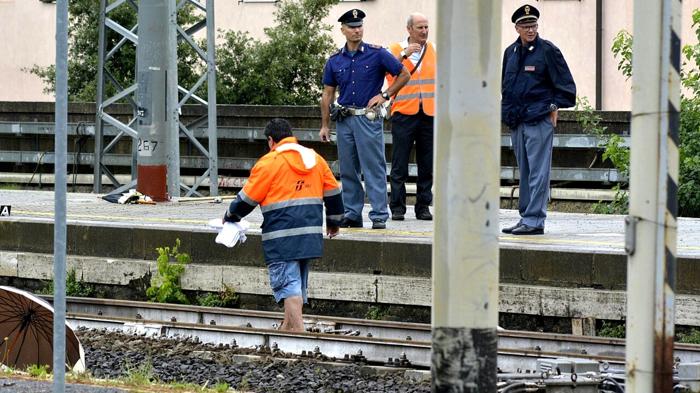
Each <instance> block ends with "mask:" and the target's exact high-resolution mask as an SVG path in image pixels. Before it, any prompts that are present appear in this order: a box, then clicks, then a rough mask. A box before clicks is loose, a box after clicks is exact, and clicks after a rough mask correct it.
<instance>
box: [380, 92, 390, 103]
mask: <svg viewBox="0 0 700 393" xmlns="http://www.w3.org/2000/svg"><path fill="white" fill-rule="evenodd" d="M382 98H383V99H385V100H387V101H389V99H390V98H391V96H390V95H389V92H388V91H385V92H382Z"/></svg>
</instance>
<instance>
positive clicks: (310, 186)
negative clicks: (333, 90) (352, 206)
mask: <svg viewBox="0 0 700 393" xmlns="http://www.w3.org/2000/svg"><path fill="white" fill-rule="evenodd" d="M265 137H267V143H268V146H269V147H270V152H269V153H267V154H265V155H264V156H263V157H262V158H261V159H260V160H258V162H257V163H256V164H255V166H254V167H253V169H252V170H251V173H250V177H249V178H248V181H247V183H246V184H245V186H244V187H243V190H241V192H240V193H238V195H237V196H236V199H235V200H233V202H231V205H230V206H229V208H228V210H227V211H226V214H225V215H224V221H228V222H238V221H240V220H241V219H242V218H243V217H245V216H246V215H248V214H249V213H250V212H251V211H253V209H255V207H256V206H258V205H260V210H262V213H263V223H262V245H263V252H264V255H265V263H266V264H267V268H268V272H269V275H270V286H271V287H272V292H273V295H274V296H275V301H277V302H278V303H282V302H284V321H283V322H282V326H281V329H282V330H290V331H304V321H303V319H302V307H303V304H304V303H308V299H307V284H308V277H309V264H310V262H311V260H312V259H315V258H319V257H321V255H322V254H323V206H324V205H325V207H326V234H327V235H328V236H329V237H330V238H333V237H335V236H336V235H337V234H338V233H339V231H340V221H341V220H342V218H343V200H342V196H341V190H340V187H339V185H338V182H337V181H336V179H335V177H334V176H333V173H332V172H331V170H330V168H329V167H328V164H327V163H326V161H325V160H324V159H323V157H321V156H320V155H319V154H317V153H316V152H315V151H314V150H312V149H309V148H306V147H303V146H301V145H299V144H298V143H297V139H296V138H295V137H294V136H293V135H292V128H291V126H290V124H289V122H287V121H286V120H284V119H273V120H271V121H270V122H269V123H268V124H267V126H265Z"/></svg>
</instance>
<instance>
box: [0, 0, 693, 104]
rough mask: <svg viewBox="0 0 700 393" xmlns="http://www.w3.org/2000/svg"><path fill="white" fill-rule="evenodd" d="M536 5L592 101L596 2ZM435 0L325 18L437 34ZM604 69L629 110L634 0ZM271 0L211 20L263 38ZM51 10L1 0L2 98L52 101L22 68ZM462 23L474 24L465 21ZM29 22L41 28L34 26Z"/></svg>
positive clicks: (506, 11) (377, 38) (512, 3)
mask: <svg viewBox="0 0 700 393" xmlns="http://www.w3.org/2000/svg"><path fill="white" fill-rule="evenodd" d="M524 3H525V1H523V0H503V18H502V20H503V34H502V46H503V47H505V46H507V45H508V44H510V43H511V42H513V41H514V40H515V38H516V34H515V31H514V29H513V25H512V24H511V23H510V15H511V13H512V12H513V10H514V9H515V8H517V7H518V6H520V5H521V4H524ZM531 3H533V4H535V5H536V6H537V7H538V8H539V9H540V11H541V14H542V15H541V19H540V34H541V36H542V37H543V38H545V39H549V40H551V41H553V42H554V43H555V44H556V45H557V46H558V47H559V48H560V49H561V50H562V52H563V53H564V55H565V57H566V59H567V61H568V63H569V66H570V67H571V70H572V73H573V74H574V78H575V79H576V82H577V85H578V88H579V95H580V96H586V97H588V98H589V100H590V102H591V103H595V93H596V92H595V82H596V67H595V53H596V52H595V50H596V48H595V28H596V23H595V7H596V1H595V0H585V1H570V0H548V1H544V0H543V1H537V2H534V1H531ZM436 4H437V1H436V0H370V1H363V2H355V1H345V2H341V3H340V4H338V5H336V6H335V7H333V9H332V10H331V12H330V15H329V16H328V18H327V20H326V21H327V22H328V23H329V24H331V25H332V26H333V30H332V31H333V37H334V39H335V41H336V43H337V44H338V45H339V46H340V45H342V43H343V42H344V41H343V36H342V35H341V34H340V29H339V26H338V23H336V22H335V21H336V20H337V18H338V16H340V15H341V14H342V13H343V12H345V11H346V10H348V9H350V8H353V7H358V8H361V9H363V10H364V11H365V12H366V13H367V18H366V19H365V22H366V23H365V40H366V41H367V42H371V43H377V44H383V45H386V44H388V43H390V42H392V41H398V40H401V39H403V38H405V36H406V32H405V20H406V17H407V16H408V14H409V13H410V12H412V11H421V12H423V13H424V14H426V15H427V16H428V18H429V19H430V20H431V22H432V26H431V28H432V32H433V36H432V38H435V33H436V32H437V30H436V29H435V18H436V11H437V10H436ZM602 4H603V29H602V34H603V50H602V52H603V59H602V63H603V72H602V76H601V77H602V83H603V87H602V103H601V104H602V106H601V108H602V109H604V110H629V109H630V105H631V104H630V86H631V83H630V81H626V80H625V79H624V77H623V76H622V75H621V74H620V72H619V71H618V70H617V61H616V60H615V59H614V58H613V56H612V53H611V52H610V47H611V45H612V39H613V37H614V36H615V34H617V32H618V31H620V30H621V29H626V30H628V31H630V32H632V19H633V18H632V16H633V0H624V1H603V2H602ZM682 4H683V22H682V24H683V36H682V40H683V41H682V43H683V44H684V45H685V44H689V43H693V42H695V41H693V40H694V39H695V37H694V34H693V32H692V30H691V12H692V10H693V9H696V8H700V0H686V1H684V2H683V3H682ZM274 9H275V6H274V3H272V2H245V1H235V0H230V1H229V0H227V1H221V0H219V1H217V2H216V24H217V28H218V29H224V30H226V29H235V30H242V31H248V32H250V34H251V35H252V36H254V37H257V38H262V37H263V35H264V34H263V28H264V27H265V26H270V25H272V24H273V23H274V17H273V11H274ZM54 10H55V5H50V4H44V3H42V2H40V1H39V0H0V19H2V20H4V21H7V22H5V23H4V24H2V25H0V33H2V34H3V35H2V36H3V40H2V42H1V43H0V47H1V48H2V49H4V50H3V51H2V53H3V56H0V86H2V87H3V89H0V101H22V100H26V101H51V100H52V97H51V96H48V95H45V94H43V93H42V86H41V84H40V83H39V82H38V79H37V78H36V77H33V76H30V75H28V74H26V73H23V72H22V71H20V69H21V68H23V67H30V66H32V65H33V64H40V65H48V64H51V63H53V59H54V45H55V43H54V39H53V37H54ZM465 23H473V22H469V21H465ZM26 26H41V29H31V28H27V27H26Z"/></svg>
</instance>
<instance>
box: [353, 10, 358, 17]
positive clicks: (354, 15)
mask: <svg viewBox="0 0 700 393" xmlns="http://www.w3.org/2000/svg"><path fill="white" fill-rule="evenodd" d="M352 17H353V18H357V10H352Z"/></svg>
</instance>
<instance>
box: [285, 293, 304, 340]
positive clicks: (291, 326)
mask: <svg viewBox="0 0 700 393" xmlns="http://www.w3.org/2000/svg"><path fill="white" fill-rule="evenodd" d="M303 305H304V300H303V299H302V298H301V296H292V297H288V298H285V299H284V321H283V322H282V326H281V327H280V330H288V331H291V332H303V331H304V319H303V318H302V314H301V309H302V307H303Z"/></svg>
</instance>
